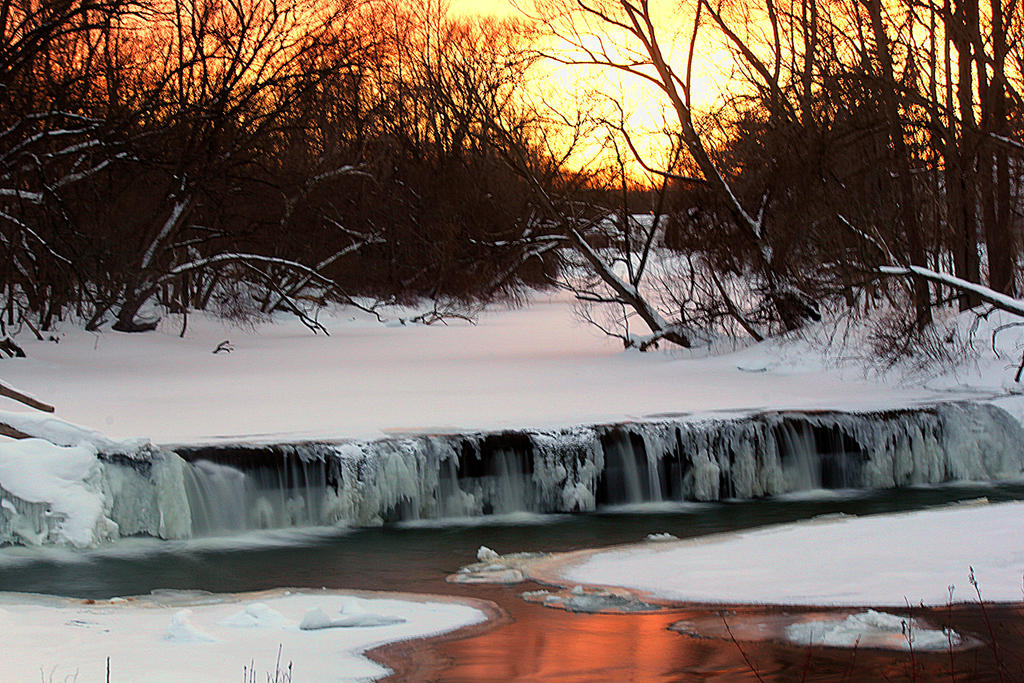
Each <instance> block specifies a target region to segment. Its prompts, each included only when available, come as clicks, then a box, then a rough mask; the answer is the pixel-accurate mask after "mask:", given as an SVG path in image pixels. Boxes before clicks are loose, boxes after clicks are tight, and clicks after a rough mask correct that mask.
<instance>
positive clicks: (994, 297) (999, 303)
mask: <svg viewBox="0 0 1024 683" xmlns="http://www.w3.org/2000/svg"><path fill="white" fill-rule="evenodd" d="M878 272H879V273H882V274H883V275H892V276H897V277H910V278H918V279H921V280H926V281H928V282H934V283H937V284H941V285H945V286H947V287H950V288H951V289H954V290H957V291H959V292H963V293H965V294H971V295H973V296H975V297H977V298H978V299H979V300H981V301H983V302H985V303H987V304H990V305H992V306H995V307H996V308H998V309H999V310H1001V311H1006V312H1007V313H1012V314H1014V315H1019V316H1021V317H1024V300H1021V299H1015V298H1014V297H1012V296H1007V295H1006V294H1002V293H1001V292H997V291H996V290H994V289H990V288H988V287H986V286H984V285H979V284H977V283H976V282H968V281H967V280H963V279H961V278H958V277H955V276H953V275H947V274H946V273H939V272H936V271H934V270H930V269H928V268H923V267H921V266H881V267H879V269H878Z"/></svg>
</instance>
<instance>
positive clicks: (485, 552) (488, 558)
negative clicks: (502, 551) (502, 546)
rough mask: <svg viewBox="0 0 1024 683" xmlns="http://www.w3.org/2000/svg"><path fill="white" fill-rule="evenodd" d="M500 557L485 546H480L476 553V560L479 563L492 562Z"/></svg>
mask: <svg viewBox="0 0 1024 683" xmlns="http://www.w3.org/2000/svg"><path fill="white" fill-rule="evenodd" d="M500 557H501V555H499V554H498V553H496V552H495V551H493V550H491V549H490V548H488V547H487V546H485V545H482V546H480V549H479V550H477V551H476V559H478V560H479V561H481V562H494V561H495V560H497V559H499V558H500Z"/></svg>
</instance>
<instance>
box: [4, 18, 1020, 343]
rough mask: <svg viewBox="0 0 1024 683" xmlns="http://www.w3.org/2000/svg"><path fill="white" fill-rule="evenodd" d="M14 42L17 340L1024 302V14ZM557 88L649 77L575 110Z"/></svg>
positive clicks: (604, 21)
mask: <svg viewBox="0 0 1024 683" xmlns="http://www.w3.org/2000/svg"><path fill="white" fill-rule="evenodd" d="M662 12H665V13H664V14H662ZM0 26H2V27H3V42H2V45H0V103H2V104H0V249H2V250H3V259H2V261H0V273H2V277H3V285H4V287H3V291H2V292H0V297H2V302H3V306H4V308H3V312H4V315H3V324H4V325H5V326H7V327H10V326H17V325H19V324H22V323H25V324H27V325H30V326H31V327H32V328H34V329H36V330H44V329H47V328H49V327H50V326H52V325H53V323H54V322H55V321H56V320H57V319H59V318H61V317H64V316H68V315H74V316H76V317H77V318H78V319H80V320H82V321H83V322H84V324H86V325H87V326H88V327H90V328H97V327H100V326H102V325H105V324H112V325H113V326H114V327H115V328H116V329H119V330H126V331H133V330H141V329H148V328H151V327H152V326H153V325H154V324H155V322H154V318H153V315H152V313H150V312H149V307H151V306H152V305H153V304H157V305H158V306H159V308H160V310H166V311H174V312H186V311H188V310H195V309H206V310H212V311H214V312H218V313H220V314H222V315H226V316H229V317H234V316H240V317H250V318H251V317H252V316H258V315H261V314H266V313H269V312H271V311H274V310H281V309H284V310H290V311H292V312H294V313H296V314H298V315H300V316H302V317H303V318H304V319H305V320H306V321H307V323H308V324H310V325H311V326H313V327H316V326H317V323H316V322H315V319H314V317H313V316H312V315H311V314H310V313H309V312H310V311H311V310H313V308H315V306H317V305H319V304H320V303H322V302H323V301H327V300H334V301H352V300H353V298H354V297H368V298H369V299H371V300H373V299H376V300H381V301H411V300H415V299H424V298H425V299H429V300H433V301H440V302H467V301H487V300H492V299H495V298H502V297H509V296H514V295H515V294H516V292H517V291H519V290H520V289H521V287H522V286H524V285H531V286H542V285H556V286H562V287H566V288H569V289H571V290H572V291H574V292H575V293H576V294H577V296H578V297H579V298H580V300H581V301H584V302H592V303H595V304H600V305H603V306H604V309H605V311H606V313H605V314H604V316H603V317H601V316H598V315H594V316H593V319H594V322H595V323H597V324H600V325H602V327H604V328H605V329H606V330H607V331H608V332H609V333H611V334H615V335H617V336H620V337H622V338H623V340H624V341H625V342H626V343H627V344H630V345H636V346H640V347H642V348H646V347H647V346H649V345H651V344H654V343H657V342H658V341H660V340H662V339H664V340H667V341H671V342H674V343H678V344H682V345H687V346H688V345H692V344H696V343H701V342H702V341H706V340H708V339H711V338H713V337H714V336H715V335H718V334H722V333H726V334H735V335H739V336H749V337H751V338H753V339H755V340H760V339H763V338H765V337H766V336H768V335H770V334H772V333H775V332H778V331H782V330H792V329H795V328H798V327H800V326H801V325H803V324H804V323H805V322H806V321H807V320H815V319H818V318H819V317H820V316H821V314H822V312H823V310H824V309H825V308H828V309H830V310H837V309H838V308H845V309H846V310H849V311H851V312H863V311H864V310H866V309H868V308H872V307H878V306H882V305H885V306H892V307H894V309H895V310H897V311H899V312H901V318H900V319H901V320H903V321H904V322H905V325H904V328H905V329H902V330H900V331H899V334H900V335H904V336H907V337H910V336H912V335H913V334H915V333H917V332H919V331H920V330H922V329H926V328H927V326H928V324H929V322H930V321H931V319H932V316H933V313H934V310H935V308H936V307H937V306H939V307H960V308H966V307H971V306H974V305H975V304H977V303H978V302H979V298H978V296H977V295H976V294H975V293H974V292H973V291H972V288H971V287H962V286H959V285H958V284H957V283H958V281H963V282H965V283H975V284H977V285H981V286H983V287H987V288H989V289H991V290H993V291H995V292H999V293H1004V294H1009V295H1014V294H1016V293H1017V292H1018V291H1019V289H1020V287H1021V283H1020V281H1019V273H1020V253H1021V221H1022V208H1024V205H1022V203H1021V199H1022V197H1021V193H1022V183H1021V159H1022V154H1024V145H1022V143H1021V140H1022V139H1024V138H1022V131H1024V121H1022V113H1024V106H1022V104H1024V103H1022V101H1021V92H1022V87H1024V77H1022V73H1024V41H1022V40H1021V38H1022V37H1024V36H1022V26H1024V23H1022V10H1021V7H1020V4H1019V3H1018V2H1016V0H1012V1H1007V0H986V1H984V2H982V1H981V0H889V1H886V2H883V1H882V0H760V1H759V2H739V1H733V0H718V1H715V2H712V1H709V0H686V1H685V2H683V3H674V4H672V5H668V4H667V3H666V6H665V7H659V6H656V5H652V4H650V3H648V2H647V1H646V0H643V1H641V2H632V1H631V0H594V1H593V2H591V1H590V0H578V1H570V0H545V1H544V2H540V3H538V4H537V5H536V7H535V8H534V10H533V15H532V16H528V17H524V18H523V19H521V20H506V21H498V20H493V19H483V18H465V17H458V18H457V17H454V16H452V15H451V14H450V13H449V12H448V11H447V10H446V8H445V7H444V5H442V4H438V3H436V2H434V0H426V2H415V3H413V2H408V1H403V0H381V1H379V2H378V1H376V0H369V1H362V0H335V1H334V2H327V3H325V2H316V1H315V0H0ZM701 54H704V55H712V57H711V58H705V59H704V61H705V62H707V61H708V60H709V59H710V60H712V61H715V62H716V67H717V71H718V85H719V86H720V88H721V93H720V96H719V97H717V98H715V99H712V100H709V101H697V100H695V98H694V95H693V93H694V91H695V90H700V89H701V87H702V81H703V80H707V79H708V78H709V76H708V75H707V73H708V67H707V64H704V65H703V66H702V65H701V61H702V58H701V57H700V55H701ZM554 63H563V64H569V65H575V66H577V67H579V68H581V69H584V70H585V71H582V72H581V73H582V74H584V78H585V77H586V75H593V74H595V73H596V71H595V70H599V69H605V70H611V71H614V72H618V73H623V72H625V73H627V74H628V75H629V76H630V77H631V78H632V79H633V80H632V81H630V82H632V83H635V84H637V85H636V86H635V87H633V91H632V92H625V93H623V92H604V93H603V96H602V97H598V98H597V99H594V98H593V97H591V101H587V102H583V103H580V102H579V101H578V100H577V101H574V100H573V98H571V97H569V96H568V95H567V94H566V93H564V92H563V93H561V95H560V96H555V95H552V94H551V93H550V92H547V91H546V90H545V86H544V81H545V79H546V78H547V77H548V76H550V74H551V69H552V68H553V67H552V64H554ZM721 74H728V78H727V79H726V78H723V77H722V76H721ZM585 82H586V81H585V80H581V81H579V83H580V85H579V89H580V90H582V89H583V87H584V84H585ZM645 100H653V101H656V102H658V103H659V105H660V106H662V107H663V109H664V111H666V112H667V115H668V117H667V119H666V123H665V125H664V126H662V128H663V130H662V131H661V132H660V133H659V135H660V136H661V137H662V138H663V140H662V141H661V142H660V143H657V144H655V145H653V147H654V148H657V149H661V150H664V153H663V154H659V155H657V156H658V158H657V159H655V158H649V155H650V153H649V152H647V151H646V150H649V149H652V145H651V144H650V140H649V136H650V133H649V132H641V131H640V130H638V129H637V128H636V126H635V124H632V123H630V121H631V119H630V118H629V116H628V114H629V110H630V109H632V108H636V107H638V106H640V104H639V103H640V102H641V101H645ZM597 147H601V148H602V149H603V152H601V153H600V154H595V153H593V150H594V149H595V148H597ZM581 159H587V160H588V163H586V164H583V163H581ZM900 275H906V276H908V278H906V279H904V278H902V277H899V276H900ZM949 276H952V277H949ZM989 298H991V297H989ZM360 301H363V303H364V305H365V301H364V300H363V299H360ZM608 312H610V313H608ZM634 319H640V320H641V321H642V322H643V325H640V326H639V327H638V331H639V332H640V334H635V333H634V331H633V328H632V327H631V324H632V321H633V320H634Z"/></svg>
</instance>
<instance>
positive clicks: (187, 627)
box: [164, 609, 217, 643]
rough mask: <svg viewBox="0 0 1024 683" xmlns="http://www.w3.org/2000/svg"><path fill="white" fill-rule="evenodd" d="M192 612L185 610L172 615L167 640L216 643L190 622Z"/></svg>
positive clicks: (214, 639) (211, 637)
mask: <svg viewBox="0 0 1024 683" xmlns="http://www.w3.org/2000/svg"><path fill="white" fill-rule="evenodd" d="M190 614H192V610H190V609H183V610H180V611H178V612H175V613H174V614H172V615H171V624H170V626H168V627H167V635H166V636H164V638H165V639H166V640H170V641H173V642H176V643H215V642H217V639H216V638H214V637H213V636H211V635H210V634H208V633H205V632H204V631H202V630H201V629H199V628H196V627H195V626H194V625H193V624H192V622H191V621H190V620H189V615H190Z"/></svg>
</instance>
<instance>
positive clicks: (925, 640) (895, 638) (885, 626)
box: [786, 609, 963, 650]
mask: <svg viewBox="0 0 1024 683" xmlns="http://www.w3.org/2000/svg"><path fill="white" fill-rule="evenodd" d="M786 637H787V638H788V639H789V640H791V641H792V642H794V643H799V644H801V645H807V644H812V645H827V646H829V647H855V646H859V647H884V648H888V649H897V650H909V649H910V648H911V647H913V649H915V650H944V649H947V648H949V647H958V646H959V645H960V644H961V643H962V642H963V641H962V639H961V637H960V635H959V634H957V633H955V632H953V631H945V630H941V629H933V628H928V627H927V626H925V625H924V624H922V623H921V622H918V621H916V620H914V619H911V618H910V617H901V616H898V615H895V614H889V613H887V612H877V611H875V610H871V609H869V610H867V611H866V612H860V613H858V614H851V615H850V616H848V617H846V618H845V619H835V618H832V619H816V620H813V621H806V622H801V623H797V624H792V625H790V626H788V627H787V628H786Z"/></svg>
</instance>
